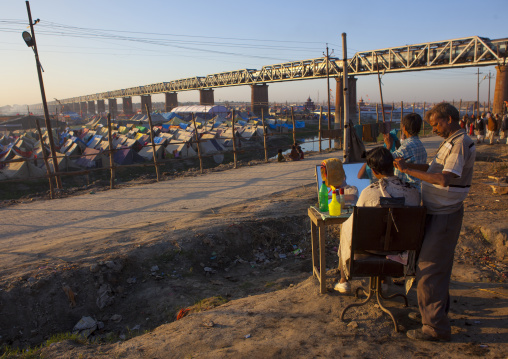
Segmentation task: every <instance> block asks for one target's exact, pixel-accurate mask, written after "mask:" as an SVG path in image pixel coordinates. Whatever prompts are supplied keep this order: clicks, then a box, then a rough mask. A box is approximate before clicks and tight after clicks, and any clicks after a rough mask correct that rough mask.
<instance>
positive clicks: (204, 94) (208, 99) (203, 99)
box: [199, 89, 214, 105]
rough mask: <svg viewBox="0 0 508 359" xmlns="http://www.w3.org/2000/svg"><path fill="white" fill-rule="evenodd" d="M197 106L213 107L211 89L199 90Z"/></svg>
mask: <svg viewBox="0 0 508 359" xmlns="http://www.w3.org/2000/svg"><path fill="white" fill-rule="evenodd" d="M199 104H200V105H214V100H213V89H201V90H199Z"/></svg>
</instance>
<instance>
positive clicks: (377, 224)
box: [351, 206, 426, 258]
mask: <svg viewBox="0 0 508 359" xmlns="http://www.w3.org/2000/svg"><path fill="white" fill-rule="evenodd" d="M425 214H426V210H425V207H410V206H401V207H388V208H382V207H354V209H353V233H352V243H351V251H352V253H351V255H352V257H351V258H353V254H354V252H355V251H358V250H370V251H406V250H409V251H411V250H413V251H417V252H419V250H420V247H421V242H422V239H423V234H424V228H425Z"/></svg>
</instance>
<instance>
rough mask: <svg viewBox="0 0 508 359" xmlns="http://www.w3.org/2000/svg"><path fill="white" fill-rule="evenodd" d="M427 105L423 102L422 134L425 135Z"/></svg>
mask: <svg viewBox="0 0 508 359" xmlns="http://www.w3.org/2000/svg"><path fill="white" fill-rule="evenodd" d="M426 106H427V103H426V102H425V101H424V102H423V123H422V124H423V135H424V136H425V107H426Z"/></svg>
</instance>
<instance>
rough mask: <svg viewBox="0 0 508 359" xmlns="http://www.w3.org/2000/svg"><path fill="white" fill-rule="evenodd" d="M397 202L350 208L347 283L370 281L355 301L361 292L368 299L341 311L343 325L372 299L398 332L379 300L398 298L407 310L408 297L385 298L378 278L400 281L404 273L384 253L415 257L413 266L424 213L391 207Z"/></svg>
mask: <svg viewBox="0 0 508 359" xmlns="http://www.w3.org/2000/svg"><path fill="white" fill-rule="evenodd" d="M396 202H397V199H390V200H388V201H387V200H384V199H382V200H381V205H382V207H354V208H353V233H352V243H351V257H350V258H351V259H350V260H349V261H348V263H347V268H348V271H349V276H348V279H349V280H350V279H351V278H354V277H369V278H370V280H369V289H368V290H365V289H364V288H362V287H359V288H357V290H356V297H357V298H358V295H359V292H360V291H363V292H364V293H365V294H366V295H367V298H366V299H365V300H364V301H362V302H361V303H353V304H350V305H348V306H347V307H346V308H344V310H343V311H342V314H341V316H340V319H341V320H342V321H344V315H345V314H346V312H347V311H348V310H349V309H350V308H352V307H359V306H363V305H365V304H367V303H368V302H369V301H370V300H371V299H373V298H374V297H375V298H376V299H377V303H378V304H379V308H380V309H381V310H382V311H384V312H385V313H387V314H388V315H389V316H390V317H391V318H392V321H393V324H394V326H395V331H396V332H398V326H397V321H396V320H395V317H394V316H393V314H392V313H391V312H390V311H389V310H388V309H387V308H386V307H385V306H384V305H383V303H382V299H391V298H394V297H399V296H400V297H402V298H403V299H404V302H405V306H406V307H407V305H408V303H407V297H406V296H405V295H404V294H394V295H391V296H387V297H385V296H384V293H383V292H382V289H381V277H384V276H388V277H403V276H404V275H405V274H406V271H405V267H404V265H403V264H401V263H398V262H395V261H393V260H389V259H387V258H386V253H385V252H392V251H393V252H403V251H409V256H410V257H411V256H414V257H413V258H414V262H413V263H416V261H417V259H418V254H419V252H420V248H421V244H422V240H423V234H424V227H425V214H426V210H425V207H409V206H403V205H402V206H401V205H400V204H394V203H396ZM355 253H357V254H361V255H357V258H358V259H355V258H354V257H355V256H354V254H355ZM372 253H376V254H372ZM377 253H385V254H384V255H377ZM365 254H367V255H365ZM409 274H411V275H414V273H409Z"/></svg>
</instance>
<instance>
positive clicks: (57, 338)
mask: <svg viewBox="0 0 508 359" xmlns="http://www.w3.org/2000/svg"><path fill="white" fill-rule="evenodd" d="M64 340H72V341H74V342H76V343H79V344H85V343H87V342H88V340H87V339H86V338H84V337H83V336H80V335H79V334H72V333H70V332H66V333H58V334H53V335H52V336H51V337H50V338H49V339H48V340H46V342H45V343H44V345H45V346H50V345H51V344H53V343H58V342H62V341H64Z"/></svg>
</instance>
